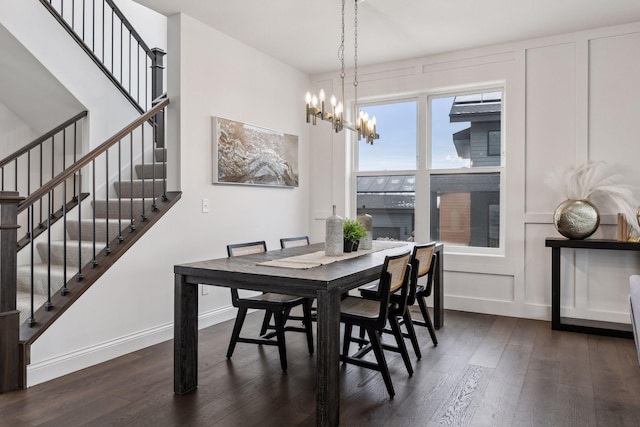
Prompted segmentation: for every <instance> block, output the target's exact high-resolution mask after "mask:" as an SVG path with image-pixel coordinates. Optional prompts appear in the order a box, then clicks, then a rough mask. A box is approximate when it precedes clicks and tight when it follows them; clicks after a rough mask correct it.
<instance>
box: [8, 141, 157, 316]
mask: <svg viewBox="0 0 640 427" xmlns="http://www.w3.org/2000/svg"><path fill="white" fill-rule="evenodd" d="M153 151H154V153H153V155H154V157H155V162H156V164H155V166H154V165H141V164H139V165H135V167H134V170H135V175H136V179H133V180H130V181H125V182H114V183H112V184H111V185H112V187H113V193H112V194H113V195H114V198H110V199H108V200H107V199H97V200H93V199H92V198H91V197H90V195H89V194H86V193H85V194H83V195H82V197H83V198H84V200H85V204H87V208H89V209H91V210H92V212H89V213H88V214H87V213H83V215H86V216H87V217H86V218H75V217H73V216H74V212H73V211H70V214H71V216H72V218H67V219H66V220H65V224H63V227H62V228H63V231H62V232H63V233H64V235H63V237H62V238H61V239H51V240H47V241H38V242H36V244H35V249H34V250H35V254H37V256H38V258H39V260H40V262H37V263H34V264H33V267H32V265H31V264H24V265H19V266H18V270H17V287H18V293H17V309H18V310H20V323H21V324H22V323H24V322H28V324H29V326H33V325H34V324H35V322H36V318H35V316H34V314H33V313H34V311H35V310H36V309H38V308H39V307H41V306H45V309H46V307H47V305H46V304H47V303H49V294H55V293H58V292H61V293H62V294H66V293H67V292H68V290H67V282H68V281H69V279H70V278H71V277H72V276H74V275H75V274H76V273H78V272H81V270H82V269H80V267H81V266H82V267H87V266H88V267H91V264H92V263H93V260H94V259H95V258H96V255H97V254H99V253H101V252H102V253H107V252H105V251H108V252H109V253H110V252H111V248H110V245H108V244H107V242H108V241H109V240H111V239H114V238H116V239H117V240H118V241H120V239H121V237H120V236H122V234H123V233H125V234H126V233H127V232H130V231H131V227H132V225H133V227H135V226H136V225H137V222H138V221H140V220H141V219H142V218H143V215H144V217H145V219H146V216H147V215H146V213H147V212H150V211H152V209H154V206H155V207H156V209H157V206H158V204H157V203H156V199H158V198H160V197H162V194H163V185H162V181H163V180H164V178H165V169H166V167H165V161H166V159H165V156H166V149H164V148H155V149H154V150H153ZM154 168H155V170H154ZM158 180H159V181H158ZM152 196H153V197H152ZM88 200H90V202H89V203H87V201H88ZM74 209H75V210H76V211H77V210H78V207H77V206H76V207H75V208H74ZM131 219H133V221H132V220H131ZM42 240H44V239H42ZM94 242H95V244H94ZM65 260H66V262H65ZM80 274H81V273H80ZM32 276H33V277H32ZM32 283H33V305H32V295H31V288H32V286H31V284H32ZM49 308H50V307H49Z"/></svg>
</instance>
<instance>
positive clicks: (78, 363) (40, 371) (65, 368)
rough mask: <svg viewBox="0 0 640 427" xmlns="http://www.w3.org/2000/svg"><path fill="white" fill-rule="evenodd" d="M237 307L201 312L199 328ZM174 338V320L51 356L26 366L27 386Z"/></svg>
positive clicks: (222, 318) (221, 319) (230, 316)
mask: <svg viewBox="0 0 640 427" xmlns="http://www.w3.org/2000/svg"><path fill="white" fill-rule="evenodd" d="M235 315H236V309H235V308H234V307H232V306H230V305H229V306H226V307H222V308H218V309H214V310H209V311H205V312H203V313H200V314H199V315H198V329H203V328H207V327H209V326H212V325H215V324H217V323H221V322H224V321H227V320H229V319H233V318H235ZM170 339H173V322H170V323H165V324H163V325H160V326H157V327H154V328H149V329H146V330H142V331H139V332H136V333H133V334H130V335H127V336H123V337H119V338H116V339H114V340H110V341H105V342H103V343H100V344H97V345H94V346H90V347H86V348H83V349H80V350H76V351H72V352H69V353H66V354H63V355H60V356H56V357H52V358H50V359H47V360H43V361H41V362H38V363H32V364H31V365H29V366H28V367H27V387H32V386H34V385H37V384H40V383H43V382H46V381H50V380H52V379H55V378H58V377H61V376H63V375H67V374H70V373H72V372H76V371H79V370H81V369H84V368H88V367H90V366H94V365H97V364H99V363H102V362H105V361H108V360H111V359H115V358H116V357H120V356H123V355H125V354H128V353H131V352H134V351H137V350H140V349H143V348H146V347H150V346H152V345H156V344H159V343H161V342H164V341H168V340H170Z"/></svg>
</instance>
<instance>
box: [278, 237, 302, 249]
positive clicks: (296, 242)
mask: <svg viewBox="0 0 640 427" xmlns="http://www.w3.org/2000/svg"><path fill="white" fill-rule="evenodd" d="M308 245H309V236H299V237H284V238H282V239H280V247H281V248H282V249H286V248H295V247H297V246H308Z"/></svg>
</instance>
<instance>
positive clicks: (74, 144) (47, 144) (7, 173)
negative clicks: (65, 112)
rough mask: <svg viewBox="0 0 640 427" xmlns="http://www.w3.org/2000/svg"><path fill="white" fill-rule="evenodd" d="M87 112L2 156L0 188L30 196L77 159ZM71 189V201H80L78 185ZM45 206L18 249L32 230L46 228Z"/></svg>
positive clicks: (41, 206)
mask: <svg viewBox="0 0 640 427" xmlns="http://www.w3.org/2000/svg"><path fill="white" fill-rule="evenodd" d="M86 116H87V112H86V111H83V112H81V113H79V114H77V115H75V116H74V117H72V118H70V119H69V120H67V121H65V122H64V123H61V124H60V125H58V126H56V127H55V128H53V129H51V130H50V131H48V132H47V133H45V134H44V135H42V136H40V137H38V138H36V139H35V140H33V141H32V142H30V143H29V144H27V145H25V146H24V147H22V148H20V149H19V150H17V151H15V152H14V153H12V154H10V155H9V156H7V157H5V158H4V159H2V160H0V191H15V192H18V193H19V194H20V195H21V196H23V197H25V196H29V195H30V194H31V193H32V192H33V191H34V189H37V188H40V187H42V185H43V184H44V183H46V182H47V181H49V180H50V179H53V178H54V177H55V176H56V175H57V174H58V173H60V172H61V171H63V170H65V169H66V168H67V166H69V165H71V164H73V163H75V161H76V160H77V157H78V153H79V152H81V151H82V146H81V145H82V129H83V126H82V124H83V120H84V118H85V117H86ZM72 191H73V193H72V195H71V196H70V197H71V198H72V199H73V200H71V201H77V196H78V193H77V189H76V188H75V186H74V187H73V190H72ZM43 210H44V206H43V205H42V204H40V206H39V208H38V209H37V211H36V212H37V219H35V220H34V223H35V224H36V227H35V229H27V231H26V235H25V236H24V237H23V238H22V239H20V241H19V243H18V248H19V249H21V248H22V247H23V246H24V244H25V242H26V240H28V238H29V233H35V234H36V235H37V234H39V233H41V232H42V231H44V226H45V224H46V220H47V218H46V216H45V215H43ZM21 225H22V226H23V227H24V226H26V224H21Z"/></svg>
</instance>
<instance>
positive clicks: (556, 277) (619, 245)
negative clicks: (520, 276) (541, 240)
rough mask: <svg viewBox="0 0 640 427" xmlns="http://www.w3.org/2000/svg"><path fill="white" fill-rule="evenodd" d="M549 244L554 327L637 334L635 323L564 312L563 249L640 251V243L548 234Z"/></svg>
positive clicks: (616, 335) (546, 242) (598, 332)
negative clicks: (559, 236) (561, 312)
mask: <svg viewBox="0 0 640 427" xmlns="http://www.w3.org/2000/svg"><path fill="white" fill-rule="evenodd" d="M545 246H546V247H548V248H551V329H553V330H556V331H571V332H582V333H586V334H596V335H607V336H613V337H622V338H633V330H632V326H631V324H626V323H615V322H601V321H597V320H589V319H575V318H569V317H561V316H560V250H561V249H562V248H569V249H605V250H616V251H640V243H636V242H620V241H617V240H605V239H585V240H570V239H564V238H551V237H548V238H547V239H546V240H545Z"/></svg>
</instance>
